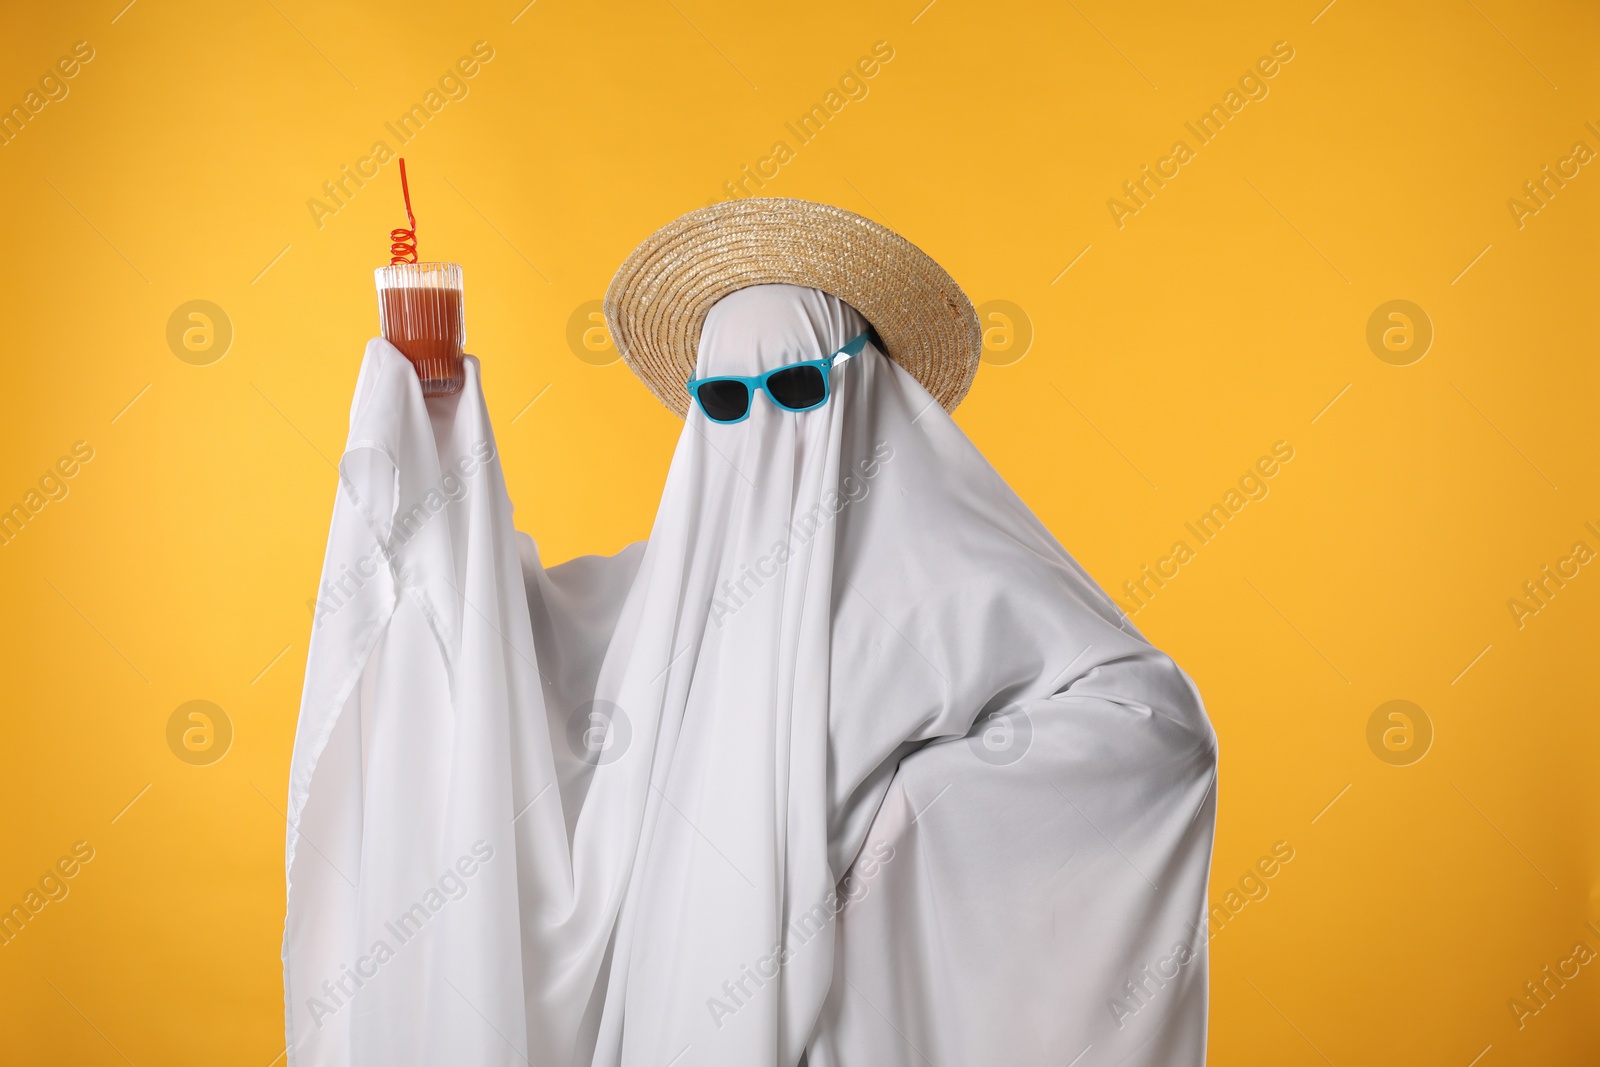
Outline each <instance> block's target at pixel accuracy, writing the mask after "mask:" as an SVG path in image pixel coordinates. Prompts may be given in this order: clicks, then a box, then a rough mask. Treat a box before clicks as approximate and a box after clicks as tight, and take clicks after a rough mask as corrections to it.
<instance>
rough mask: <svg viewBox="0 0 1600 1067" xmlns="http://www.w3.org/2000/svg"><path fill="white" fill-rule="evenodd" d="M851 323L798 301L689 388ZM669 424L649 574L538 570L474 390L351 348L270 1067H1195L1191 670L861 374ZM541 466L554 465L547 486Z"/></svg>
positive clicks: (716, 339) (890, 373) (1200, 1028)
mask: <svg viewBox="0 0 1600 1067" xmlns="http://www.w3.org/2000/svg"><path fill="white" fill-rule="evenodd" d="M863 329H865V323H864V322H863V321H862V320H861V318H860V316H859V315H857V314H856V312H855V311H854V310H853V309H851V308H849V307H848V306H846V305H844V304H843V303H841V302H840V301H838V300H836V299H835V298H832V297H829V296H826V295H824V294H822V293H819V292H817V291H815V290H808V289H800V288H796V287H792V286H760V287H756V288H752V289H747V290H743V291H741V292H738V293H735V294H733V295H732V296H729V297H727V298H725V299H724V300H722V301H721V302H720V303H718V304H717V305H716V306H715V307H714V308H713V309H712V311H711V314H710V315H709V317H708V319H707V322H706V326H705V330H704V333H703V336H702V340H701V346H700V353H699V368H698V371H697V373H698V374H701V375H704V374H708V373H711V374H717V373H725V374H739V375H751V374H756V373H759V372H760V371H762V370H766V369H770V368H771V367H774V366H778V365H781V364H784V363H789V362H794V361H797V360H801V359H817V358H823V357H825V356H828V355H830V354H831V353H832V352H833V351H835V350H836V349H838V348H839V347H840V346H842V345H843V344H844V342H845V341H847V340H849V339H850V338H851V337H853V336H854V335H855V334H857V333H859V332H860V331H861V330H863ZM832 383H833V389H834V394H833V397H832V399H831V400H830V401H829V403H828V404H827V405H825V406H824V407H822V408H818V409H816V410H814V411H811V412H806V413H803V414H798V415H796V414H792V413H787V412H783V411H781V410H779V409H777V408H776V407H774V406H773V405H772V404H771V403H770V402H769V401H768V399H767V398H766V397H765V395H758V396H756V397H755V398H754V401H753V408H752V412H751V416H750V418H749V419H748V420H746V421H745V422H742V423H740V424H738V425H734V426H722V425H717V424H714V423H711V422H709V421H708V420H706V419H705V418H704V417H703V416H702V415H701V414H700V413H699V412H698V411H697V410H695V411H691V413H690V416H689V418H688V420H687V422H686V424H685V427H684V431H683V435H682V437H681V439H680V441H679V445H678V448H677V452H676V453H675V455H674V457H673V462H672V466H671V469H670V471H669V474H668V477H667V483H666V487H665V490H664V492H663V496H662V503H661V508H660V511H659V512H658V514H657V517H656V521H655V525H654V528H653V529H652V531H651V536H650V539H649V541H648V542H646V543H644V544H641V545H635V546H632V547H631V548H629V549H627V550H625V551H624V552H623V553H621V554H619V555H618V556H616V557H612V558H609V559H600V558H595V557H585V558H583V559H578V560H574V561H572V562H570V563H567V564H564V565H562V566H559V567H554V568H549V569H546V568H544V567H543V566H542V565H541V564H540V562H539V559H538V555H537V552H536V550H535V548H534V546H533V543H532V542H531V541H530V540H528V539H527V538H526V537H525V536H521V535H518V534H516V533H515V532H514V529H513V526H512V517H511V505H510V502H509V500H508V499H507V498H506V493H505V487H504V481H503V478H502V475H501V468H500V461H499V456H498V453H497V451H496V449H495V445H494V438H493V434H492V432H491V430H490V427H489V422H488V416H487V412H486V409H485V406H484V403H483V396H482V389H481V383H480V378H479V373H478V366H477V363H476V361H469V369H468V376H467V385H466V389H465V390H464V391H463V393H462V394H461V395H460V396H458V397H454V398H445V399H434V400H427V401H425V400H424V399H423V398H422V396H421V394H420V390H419V389H418V387H417V383H416V381H415V376H414V374H413V373H412V371H411V369H410V366H409V364H407V363H406V362H405V361H404V359H403V357H401V356H400V355H399V353H398V352H396V351H394V350H393V349H392V348H391V347H389V346H388V345H387V344H385V343H384V342H382V341H374V342H372V343H371V344H370V345H369V347H368V350H367V356H366V360H365V362H364V363H363V367H362V374H361V379H360V381H359V383H358V386H357V390H356V398H355V402H354V405H353V407H352V413H351V433H350V443H349V445H348V447H347V449H346V452H345V456H344V459H343V462H342V464H341V486H340V493H339V497H338V500H337V502H336V504H335V512H334V519H333V527H332V532H331V534H330V538H329V549H328V556H327V561H326V563H325V566H324V575H323V579H324V581H323V595H322V596H321V598H320V602H319V608H318V612H317V622H316V625H315V628H314V631H313V640H312V648H311V655H310V661H309V663H308V668H307V679H306V690H305V696H304V700H303V703H302V707H301V721H300V729H299V732H298V734H297V738H296V744H295V754H294V762H293V767H292V771H291V779H290V796H289V814H290V820H289V821H290V831H289V837H288V873H289V907H288V919H287V923H286V931H285V940H284V968H285V998H286V1008H287V1022H288V1043H289V1057H290V1063H291V1064H292V1065H294V1067H302V1065H303V1067H309V1065H313V1064H315V1065H318V1067H321V1065H340V1067H343V1065H346V1064H350V1065H367V1064H380V1063H381V1064H385V1065H391V1064H392V1065H406V1064H466V1063H471V1064H507V1065H509V1064H517V1063H531V1064H534V1065H540V1067H542V1065H546V1064H550V1065H562V1067H566V1065H570V1064H596V1065H607V1067H610V1065H628V1067H634V1065H641V1067H642V1065H651V1067H665V1065H668V1064H672V1065H674V1067H691V1065H694V1064H710V1065H730V1067H732V1065H739V1067H750V1065H763V1064H772V1065H778V1064H781V1065H793V1064H796V1063H797V1062H799V1061H800V1060H801V1058H802V1056H805V1057H807V1058H808V1062H809V1063H810V1065H811V1067H854V1065H859V1064H874V1065H879V1064H900V1063H904V1064H923V1063H934V1064H938V1065H939V1067H946V1065H959V1064H983V1063H996V1062H1009V1063H1018V1064H1032V1063H1040V1064H1043V1063H1052V1064H1061V1063H1065V1062H1067V1061H1069V1060H1071V1058H1072V1057H1073V1056H1076V1055H1080V1054H1081V1055H1082V1059H1081V1060H1080V1061H1079V1064H1080V1065H1081V1067H1093V1065H1094V1064H1099V1063H1106V1064H1110V1063H1126V1064H1152V1065H1154V1064H1163V1065H1167V1064H1198V1063H1200V1062H1202V1061H1203V1057H1204V1043H1205V1011H1206V1005H1205V1000H1206V962H1205V949H1204V925H1203V921H1204V920H1203V915H1204V900H1205V884H1206V873H1207V868H1208V865H1209V858H1210V847H1211V835H1212V822H1213V813H1214V804H1215V800H1214V791H1213V788H1212V787H1213V784H1214V778H1215V741H1214V736H1213V734H1212V732H1211V728H1210V725H1209V723H1208V722H1207V720H1206V718H1205V714H1204V711H1203V709H1202V707H1201V704H1200V701H1199V698H1198V695H1197V694H1196V692H1195V690H1194V687H1193V686H1192V684H1191V683H1190V682H1189V680H1188V679H1187V678H1186V677H1185V676H1184V675H1183V673H1182V672H1181V671H1179V670H1178V669H1177V667H1176V666H1174V664H1173V663H1172V661H1171V660H1170V659H1168V658H1167V657H1166V656H1165V655H1163V654H1162V653H1160V652H1159V651H1157V650H1156V649H1154V648H1153V647H1151V646H1150V645H1149V643H1148V642H1146V641H1145V640H1144V639H1143V638H1142V637H1140V636H1139V635H1138V633H1137V632H1136V631H1135V630H1134V629H1133V627H1132V625H1131V624H1129V623H1128V621H1127V620H1126V618H1125V617H1123V616H1122V614H1121V613H1120V612H1119V611H1118V610H1117V609H1116V607H1115V606H1114V605H1113V604H1112V603H1111V602H1110V601H1109V600H1108V599H1107V598H1106V597H1105V596H1104V594H1103V593H1101V592H1100V590H1099V589H1098V588H1097V587H1096V586H1095V585H1094V583H1093V582H1092V580H1090V579H1089V578H1088V576H1087V575H1086V574H1085V573H1084V572H1083V570H1082V569H1081V568H1079V567H1078V566H1077V564H1076V563H1075V562H1074V561H1073V560H1072V559H1071V558H1070V557H1069V556H1068V555H1067V554H1066V552H1065V551H1064V550H1063V549H1062V548H1061V547H1060V545H1058V544H1057V543H1056V541H1055V540H1054V538H1052V537H1051V536H1050V534H1049V533H1048V531H1046V530H1045V529H1044V527H1043V526H1042V525H1041V524H1040V523H1039V522H1038V521H1037V520H1036V519H1035V518H1034V517H1033V515H1032V514H1031V513H1030V512H1029V511H1028V510H1027V508H1026V507H1025V506H1024V505H1023V504H1022V503H1021V501H1020V500H1018V499H1017V497H1016V496H1015V494H1013V493H1012V492H1011V491H1010V489H1009V488H1008V487H1007V486H1006V485H1005V483H1004V482H1003V481H1002V480H1001V479H1000V478H999V476H998V475H997V474H995V472H994V471H993V470H992V469H991V468H990V467H989V466H988V464H987V463H986V462H985V461H984V460H983V458H982V457H981V456H980V455H979V454H978V453H977V451H976V450H975V449H974V448H973V447H972V445H971V443H970V442H969V441H968V440H967V439H966V437H965V436H964V435H963V434H962V433H961V431H960V430H959V429H958V428H957V427H956V426H955V425H954V423H952V422H951V421H950V419H949V418H948V417H947V416H946V415H945V413H944V412H943V411H942V410H941V409H940V408H939V406H938V405H937V404H936V403H934V402H933V401H932V400H931V399H930V398H929V397H928V395H927V394H926V392H924V391H923V390H922V389H921V387H920V386H919V385H918V384H917V383H916V382H915V380H914V379H912V378H911V377H910V376H909V375H907V374H906V373H905V372H904V371H903V370H901V369H900V368H899V367H897V366H896V365H895V364H893V363H892V362H890V361H889V360H887V359H885V358H884V357H883V356H882V355H881V354H880V353H879V352H878V351H877V350H876V349H875V348H873V347H872V346H870V345H869V346H868V347H867V349H866V350H865V351H864V352H863V353H862V354H861V356H859V357H857V358H855V359H852V360H850V361H849V362H848V363H845V364H844V365H842V366H840V367H839V368H837V369H836V370H835V371H834V372H833V374H832ZM559 458H560V457H551V461H557V462H558V461H559Z"/></svg>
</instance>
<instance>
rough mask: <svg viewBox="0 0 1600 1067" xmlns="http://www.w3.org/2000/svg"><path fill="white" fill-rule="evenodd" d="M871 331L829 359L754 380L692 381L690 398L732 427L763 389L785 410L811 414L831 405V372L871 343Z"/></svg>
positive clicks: (778, 370)
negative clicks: (829, 399)
mask: <svg viewBox="0 0 1600 1067" xmlns="http://www.w3.org/2000/svg"><path fill="white" fill-rule="evenodd" d="M871 338H872V332H871V331H870V330H869V331H868V332H866V333H863V334H860V335H858V336H856V337H853V338H851V340H850V343H849V344H847V345H845V346H844V347H843V348H841V349H839V351H837V352H835V353H834V354H833V355H831V356H829V357H828V358H827V359H808V360H806V361H805V362H803V363H789V364H786V365H785V366H782V367H774V368H773V369H772V370H769V371H767V372H766V373H765V374H758V375H756V376H755V377H753V378H739V377H736V376H733V375H719V376H717V377H715V378H690V379H689V383H688V389H689V395H690V396H692V397H694V400H695V403H697V404H699V405H700V410H701V411H703V412H705V413H706V418H708V419H710V420H711V421H712V422H720V423H723V424H725V425H732V424H733V423H736V422H743V421H744V420H745V419H748V418H749V417H750V398H751V395H752V394H753V393H754V392H755V391H756V390H757V389H760V390H763V391H764V392H765V393H766V394H767V397H768V398H769V399H771V401H772V402H773V403H774V404H776V405H778V407H780V408H782V409H783V410H785V411H810V410H811V409H812V408H819V407H821V406H822V405H823V404H826V403H827V402H828V395H829V389H828V371H830V370H832V369H833V368H834V367H837V366H838V365H839V364H841V363H843V362H844V361H845V360H847V359H849V358H851V357H852V356H858V355H860V354H861V349H862V348H864V347H865V346H866V343H867V342H868V341H869V340H871Z"/></svg>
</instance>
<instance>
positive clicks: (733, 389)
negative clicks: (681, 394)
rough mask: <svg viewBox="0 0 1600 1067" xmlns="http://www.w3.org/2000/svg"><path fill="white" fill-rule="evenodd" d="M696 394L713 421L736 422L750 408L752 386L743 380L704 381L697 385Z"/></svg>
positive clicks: (707, 415) (702, 407)
mask: <svg viewBox="0 0 1600 1067" xmlns="http://www.w3.org/2000/svg"><path fill="white" fill-rule="evenodd" d="M694 395H695V399H697V400H699V401H700V407H701V409H702V410H703V411H704V412H705V413H706V417H707V418H709V419H711V420H712V421H713V422H736V421H738V420H739V419H742V418H744V416H745V412H747V411H749V410H750V387H749V386H747V385H745V384H744V383H743V382H730V381H709V382H704V383H702V384H700V385H698V386H696V387H695V391H694Z"/></svg>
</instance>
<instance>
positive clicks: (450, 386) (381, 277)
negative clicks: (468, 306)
mask: <svg viewBox="0 0 1600 1067" xmlns="http://www.w3.org/2000/svg"><path fill="white" fill-rule="evenodd" d="M374 273H375V275H376V276H377V281H378V326H379V329H380V330H381V331H382V332H383V337H384V340H386V341H388V342H389V343H390V344H392V345H394V346H395V347H396V348H398V349H399V350H400V351H401V353H402V354H404V355H405V357H406V358H407V359H409V360H410V361H411V364H412V366H414V367H415V368H416V370H417V377H418V378H420V379H422V395H423V396H451V395H453V394H455V393H459V392H461V387H462V386H464V385H465V384H466V381H467V375H466V361H465V360H464V359H463V358H462V355H461V350H462V346H463V345H465V344H466V340H467V322H466V311H465V308H464V306H463V303H464V302H463V299H462V297H463V291H462V287H461V264H459V263H395V264H391V265H390V266H387V267H379V268H378V269H377V270H376V271H375V272H374Z"/></svg>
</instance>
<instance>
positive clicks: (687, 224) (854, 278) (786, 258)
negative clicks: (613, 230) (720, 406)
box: [605, 197, 983, 418]
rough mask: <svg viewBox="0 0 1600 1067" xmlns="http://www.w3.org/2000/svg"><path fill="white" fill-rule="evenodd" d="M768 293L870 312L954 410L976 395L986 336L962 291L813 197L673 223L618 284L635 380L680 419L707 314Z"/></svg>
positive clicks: (615, 320)
mask: <svg viewBox="0 0 1600 1067" xmlns="http://www.w3.org/2000/svg"><path fill="white" fill-rule="evenodd" d="M771 284H788V285H805V286H810V287H811V288H813V289H820V290H822V291H823V292H825V293H829V294H831V295H833V296H836V297H838V298H839V299H840V300H843V301H844V302H845V303H847V304H849V305H850V306H851V307H853V308H855V309H856V310H857V311H859V312H861V314H862V315H863V316H865V317H866V319H867V321H868V322H870V323H871V324H872V327H873V329H875V330H876V331H877V333H878V337H879V338H880V339H881V340H882V342H883V348H884V349H885V350H886V352H887V355H888V356H889V358H890V359H892V360H894V361H895V362H896V363H898V364H900V365H901V366H902V367H904V368H905V369H906V370H907V371H909V372H911V374H912V376H913V377H915V378H916V379H917V381H919V382H921V383H922V386H923V388H925V389H926V390H928V392H929V393H930V394H931V395H932V396H933V398H934V399H935V400H937V401H938V402H939V403H940V404H941V405H943V406H944V409H945V410H946V411H954V410H955V406H956V405H957V404H959V403H961V399H962V397H964V396H966V395H967V389H968V388H969V387H970V386H971V385H972V378H973V375H975V374H977V372H978V356H979V354H980V353H981V351H982V347H983V333H982V330H980V329H979V326H978V316H977V313H976V312H975V311H973V310H972V301H970V300H968V299H967V296H966V294H965V293H963V292H962V291H961V287H960V286H958V285H957V284H956V283H955V280H954V279H952V278H951V277H950V275H949V274H947V273H946V272H945V270H944V268H942V267H940V266H939V264H937V263H935V262H934V261H933V260H932V259H930V258H929V257H928V255H927V254H926V253H925V252H923V251H922V250H921V249H920V248H918V247H917V246H916V245H914V244H912V243H911V242H910V241H907V240H906V239H905V238H904V237H901V236H900V235H899V234H897V233H895V232H894V231H893V230H890V229H888V228H887V227H885V226H880V225H878V224H877V223H876V222H873V221H872V220H871V219H864V218H862V217H861V216H860V215H855V214H852V213H851V212H848V211H845V210H843V209H842V208H836V207H830V206H828V205H827V204H814V203H812V202H810V201H809V200H792V199H788V198H782V197H772V198H764V199H763V198H752V199H748V200H733V201H727V202H724V203H720V204H714V205H712V206H711V207H704V208H700V209H699V210H697V211H691V212H689V213H688V214H687V215H684V216H682V217H680V218H678V219H676V220H674V221H672V222H669V223H668V224H667V225H665V226H663V227H662V228H661V229H659V230H657V231H656V232H655V233H653V234H651V235H650V236H649V237H648V238H646V239H645V241H644V243H643V244H641V245H639V247H638V248H636V249H634V250H633V254H632V255H630V256H629V257H628V258H627V261H626V262H624V263H623V264H622V266H621V267H620V268H618V270H617V273H616V276H615V277H614V278H612V279H611V286H610V288H608V289H607V290H606V299H605V312H606V325H607V326H608V327H609V328H610V330H611V337H612V339H613V340H614V341H615V342H616V345H617V350H618V351H620V352H621V353H622V358H623V359H625V360H627V362H628V366H629V367H631V368H633V373H635V374H637V375H638V376H639V378H640V379H641V380H642V381H643V382H644V384H645V385H646V386H648V387H649V389H650V391H651V392H652V393H654V394H655V395H656V399H658V400H660V401H661V402H662V403H663V404H665V405H666V406H667V407H669V408H671V409H672V410H673V411H674V412H676V413H677V415H678V417H679V418H682V417H683V416H684V415H685V414H686V413H687V412H688V410H689V394H688V392H687V390H686V389H685V388H684V385H685V383H686V382H688V380H689V379H690V378H692V377H693V376H694V365H695V354H696V353H697V352H698V350H699V347H700V329H701V327H702V326H704V325H705V321H706V313H707V312H708V311H710V310H711V306H712V305H713V304H715V303H716V302H717V301H718V300H721V299H722V298H723V297H725V296H727V295H728V294H729V293H732V292H735V291H737V290H739V289H744V288H746V287H748V286H751V285H771Z"/></svg>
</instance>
